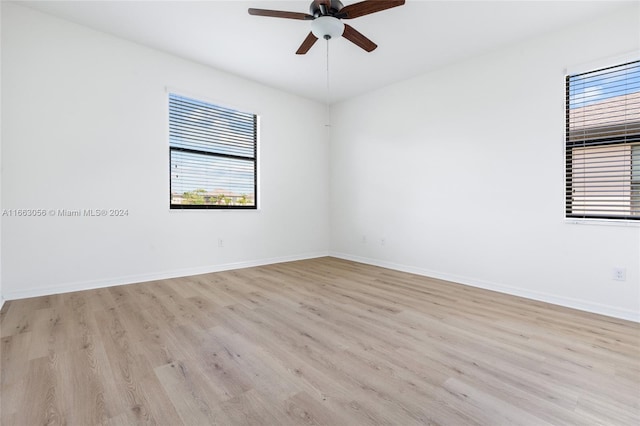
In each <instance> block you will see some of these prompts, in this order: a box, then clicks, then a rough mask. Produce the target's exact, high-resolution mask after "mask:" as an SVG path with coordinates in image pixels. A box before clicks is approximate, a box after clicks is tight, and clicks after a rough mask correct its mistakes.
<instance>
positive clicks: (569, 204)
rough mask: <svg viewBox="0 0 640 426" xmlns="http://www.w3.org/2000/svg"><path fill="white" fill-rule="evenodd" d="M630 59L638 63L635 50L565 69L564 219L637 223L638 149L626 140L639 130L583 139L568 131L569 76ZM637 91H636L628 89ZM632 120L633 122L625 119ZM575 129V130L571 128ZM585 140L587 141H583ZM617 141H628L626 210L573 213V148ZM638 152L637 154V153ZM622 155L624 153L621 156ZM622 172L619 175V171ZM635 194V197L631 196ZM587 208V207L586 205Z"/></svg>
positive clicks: (612, 144) (639, 222)
mask: <svg viewBox="0 0 640 426" xmlns="http://www.w3.org/2000/svg"><path fill="white" fill-rule="evenodd" d="M633 63H638V64H640V58H638V56H637V53H633V54H627V55H624V56H619V57H616V58H615V59H609V60H607V61H606V62H604V61H599V62H597V63H596V64H594V63H592V64H590V65H588V66H586V65H582V66H581V67H580V69H579V70H574V71H573V72H570V71H569V70H567V69H565V73H564V77H565V82H564V83H565V84H564V91H565V99H564V114H565V126H564V135H563V156H564V161H565V166H564V183H563V186H564V206H563V214H564V219H565V222H567V223H594V224H609V225H623V226H640V215H637V214H634V212H635V211H636V210H637V207H635V208H634V205H637V203H638V198H637V197H638V194H637V193H634V191H633V188H634V187H635V186H637V184H638V183H640V180H638V176H640V173H639V172H638V171H637V170H636V169H635V168H634V165H635V164H636V162H637V157H636V156H635V155H634V153H635V152H636V150H638V152H640V145H638V143H637V141H635V142H634V140H633V139H632V140H628V139H629V138H637V137H640V131H639V132H630V133H624V134H621V135H611V136H608V135H606V134H603V136H602V137H598V138H589V139H585V140H582V141H579V140H575V137H573V140H572V135H571V129H570V119H569V117H570V110H571V108H570V104H571V102H570V89H571V85H570V79H571V77H575V76H579V75H583V74H589V73H597V72H601V71H606V70H607V69H613V68H617V67H621V66H625V65H629V64H633ZM631 93H636V92H631ZM628 123H633V122H628ZM628 123H624V124H622V125H611V126H603V129H607V127H611V131H612V132H615V131H616V130H619V129H620V128H621V127H625V126H626V125H627V124H628ZM574 131H575V130H574ZM587 140H588V143H585V141H587ZM618 145H627V146H629V149H630V159H629V167H630V168H629V173H630V175H629V186H630V189H631V193H630V199H629V207H628V210H627V211H626V212H625V213H624V214H619V215H616V214H594V213H573V212H572V210H574V208H575V207H574V204H573V201H574V200H573V186H572V185H571V183H570V182H572V176H573V175H574V174H575V172H574V165H573V150H574V149H576V148H587V149H588V148H592V147H593V148H598V147H615V146H618ZM636 155H637V154H636ZM620 158H623V157H620ZM621 176H622V175H621ZM634 197H636V198H634ZM587 210H588V209H587Z"/></svg>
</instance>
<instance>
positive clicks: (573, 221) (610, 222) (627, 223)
mask: <svg viewBox="0 0 640 426" xmlns="http://www.w3.org/2000/svg"><path fill="white" fill-rule="evenodd" d="M564 223H567V224H570V225H600V226H603V225H604V226H623V227H631V228H640V221H637V220H619V219H579V218H565V219H564Z"/></svg>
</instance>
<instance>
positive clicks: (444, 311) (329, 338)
mask: <svg viewBox="0 0 640 426" xmlns="http://www.w3.org/2000/svg"><path fill="white" fill-rule="evenodd" d="M0 325H1V332H2V340H1V342H2V343H1V350H2V355H1V361H2V365H1V370H0V372H1V397H2V402H1V408H2V411H1V417H0V419H1V423H2V425H5V426H9V425H20V426H22V425H25V426H31V425H44V424H70V425H82V426H85V425H94V424H109V425H111V424H113V425H130V424H139V423H144V424H163V425H181V424H185V425H208V424H223V425H244V424H263V425H306V424H312V425H315V424H322V425H390V424H393V425H403V426H404V425H418V424H419V425H426V424H441V425H467V424H481V425H517V424H526V425H536V426H537V425H546V424H554V425H597V424H601V425H638V424H640V352H639V351H640V327H639V325H638V324H635V323H631V322H625V321H621V320H616V319H612V318H608V317H603V316H598V315H592V314H587V313H583V312H579V311H574V310H570V309H565V308H559V307H557V306H552V305H546V304H543V303H538V302H533V301H528V300H525V299H520V298H516V297H511V296H506V295H501V294H498V293H493V292H489V291H484V290H479V289H474V288H470V287H465V286H461V285H455V284H451V283H446V282H442V281H438V280H433V279H427V278H424V277H419V276H415V275H411V274H405V273H401V272H395V271H390V270H386V269H382V268H376V267H372V266H366V265H362V264H357V263H352V262H347V261H343V260H338V259H333V258H322V259H314V260H308V261H300V262H291V263H284V264H277V265H270V266H264V267H257V268H249V269H243V270H237V271H229V272H222V273H215V274H208V275H201V276H196V277H188V278H180V279H172V280H164V281H156V282H149V283H143V284H134V285H128V286H119V287H112V288H108V289H100V290H91V291H83V292H76V293H68V294H61V295H55V296H47V297H39V298H33V299H25V300H17V301H11V302H7V303H6V304H5V307H4V308H3V310H2V313H1V322H0Z"/></svg>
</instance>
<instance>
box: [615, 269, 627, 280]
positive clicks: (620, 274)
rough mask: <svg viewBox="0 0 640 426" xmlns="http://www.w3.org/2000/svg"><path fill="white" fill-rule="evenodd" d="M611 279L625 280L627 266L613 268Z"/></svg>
mask: <svg viewBox="0 0 640 426" xmlns="http://www.w3.org/2000/svg"><path fill="white" fill-rule="evenodd" d="M612 272H613V277H612V278H613V279H614V280H615V281H626V280H627V268H613V271H612Z"/></svg>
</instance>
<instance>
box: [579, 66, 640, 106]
mask: <svg viewBox="0 0 640 426" xmlns="http://www.w3.org/2000/svg"><path fill="white" fill-rule="evenodd" d="M569 79H570V85H571V90H570V92H569V108H570V109H575V108H580V107H584V106H589V105H593V104H596V103H598V102H601V101H603V100H606V99H610V98H614V97H617V96H623V95H627V94H630V93H635V92H640V62H638V61H636V62H631V63H629V64H627V65H626V66H625V67H623V68H621V69H614V70H612V69H604V70H600V71H595V72H589V73H585V74H578V75H574V76H571V77H569Z"/></svg>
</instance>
